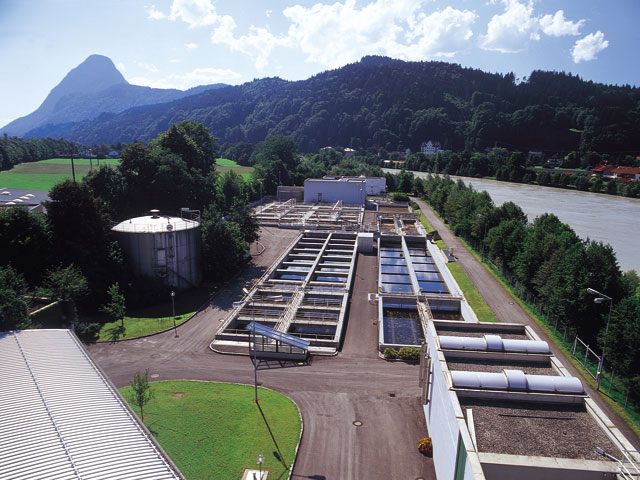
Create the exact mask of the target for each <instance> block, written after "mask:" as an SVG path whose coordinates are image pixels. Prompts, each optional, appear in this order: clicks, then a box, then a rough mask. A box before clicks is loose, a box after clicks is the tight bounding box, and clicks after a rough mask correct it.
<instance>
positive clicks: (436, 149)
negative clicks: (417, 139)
mask: <svg viewBox="0 0 640 480" xmlns="http://www.w3.org/2000/svg"><path fill="white" fill-rule="evenodd" d="M420 151H421V152H422V153H424V154H425V155H435V154H437V153H442V152H444V150H443V149H442V146H441V145H440V142H437V141H436V142H432V141H431V140H429V141H428V142H423V143H422V145H421V146H420Z"/></svg>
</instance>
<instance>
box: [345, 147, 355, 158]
mask: <svg viewBox="0 0 640 480" xmlns="http://www.w3.org/2000/svg"><path fill="white" fill-rule="evenodd" d="M344 154H345V156H347V157H352V156H354V155H355V154H356V151H355V150H354V149H353V148H345V149H344Z"/></svg>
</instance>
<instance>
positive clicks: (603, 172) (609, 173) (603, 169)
mask: <svg viewBox="0 0 640 480" xmlns="http://www.w3.org/2000/svg"><path fill="white" fill-rule="evenodd" d="M615 168H616V167H614V166H613V165H607V164H606V163H604V164H602V165H598V166H597V167H593V168H592V169H591V170H590V172H591V174H592V175H593V176H594V177H598V178H602V177H605V178H613V171H614V170H615Z"/></svg>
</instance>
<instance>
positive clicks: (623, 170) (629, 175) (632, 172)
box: [613, 166, 640, 182]
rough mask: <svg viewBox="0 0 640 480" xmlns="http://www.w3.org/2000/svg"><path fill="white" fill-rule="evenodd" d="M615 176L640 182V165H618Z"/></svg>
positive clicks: (614, 172)
mask: <svg viewBox="0 0 640 480" xmlns="http://www.w3.org/2000/svg"><path fill="white" fill-rule="evenodd" d="M613 178H618V179H627V180H632V181H634V182H640V167H625V166H621V167H617V168H614V169H613Z"/></svg>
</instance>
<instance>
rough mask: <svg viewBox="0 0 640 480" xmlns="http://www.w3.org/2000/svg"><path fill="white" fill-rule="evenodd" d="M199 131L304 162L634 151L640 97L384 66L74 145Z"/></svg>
mask: <svg viewBox="0 0 640 480" xmlns="http://www.w3.org/2000/svg"><path fill="white" fill-rule="evenodd" d="M185 119H189V120H192V121H197V122H202V123H203V124H205V125H206V126H207V127H209V128H210V129H211V131H212V133H213V134H214V135H215V136H216V137H217V138H218V139H219V140H221V141H222V142H239V141H246V142H249V143H254V144H255V143H257V142H259V141H262V140H264V139H265V138H266V137H267V136H268V135H273V134H284V135H290V136H292V137H293V138H294V140H295V141H296V142H297V143H298V144H299V146H300V149H301V150H302V151H303V152H304V151H306V152H310V151H317V150H318V148H321V147H323V146H325V145H338V146H343V147H352V148H355V149H361V148H365V147H369V146H375V145H377V146H380V147H383V148H385V149H387V150H404V149H406V148H411V149H412V150H413V151H416V150H417V149H419V147H420V144H421V143H422V142H423V141H426V140H428V139H432V140H439V141H440V142H441V143H442V146H443V148H445V149H451V150H462V149H470V150H481V149H484V148H485V147H493V146H495V145H496V144H497V145H498V146H503V147H507V148H509V149H511V150H521V151H528V150H542V151H546V152H551V153H555V152H556V151H557V152H568V151H572V150H581V151H599V152H610V153H612V154H614V155H620V156H624V155H626V154H629V153H634V152H635V151H637V150H640V141H639V140H638V139H637V136H636V135H635V133H634V132H637V131H638V130H639V129H640V90H639V89H637V88H632V87H629V86H623V87H616V86H607V85H602V84H596V83H593V82H589V81H583V80H581V79H580V78H579V77H576V76H572V75H570V74H564V73H555V72H542V71H535V72H533V73H532V74H531V75H530V77H529V78H527V79H526V80H525V81H523V82H516V79H515V78H514V75H513V74H507V75H500V74H490V73H485V72H482V71H480V70H473V69H468V68H462V67H460V66H459V65H456V64H450V63H444V62H404V61H400V60H392V59H389V58H385V57H365V58H363V59H362V61H360V62H358V63H355V64H351V65H347V66H345V67H342V68H339V69H337V70H332V71H328V72H324V73H321V74H318V75H316V76H314V77H312V78H310V79H308V80H303V81H297V82H288V81H284V80H281V79H278V78H266V79H261V80H255V81H253V82H250V83H246V84H244V85H240V86H236V87H227V88H222V89H220V90H214V91H207V92H204V93H202V94H200V95H194V96H191V97H188V98H184V99H181V100H177V101H174V102H170V103H166V104H161V105H154V106H146V107H139V108H135V109H131V110H128V111H125V112H122V113H120V114H103V115H101V116H100V117H98V118H97V119H95V120H93V121H86V122H83V123H80V124H78V125H76V126H75V127H74V128H73V129H72V130H71V131H70V133H69V134H68V138H70V139H73V140H76V141H79V142H81V143H84V144H92V143H100V142H106V143H115V142H118V141H122V142H129V141H132V140H134V139H138V140H150V139H152V138H154V137H155V136H156V135H157V134H158V133H159V132H160V131H163V130H166V129H167V128H168V127H169V125H170V124H171V123H174V122H179V121H182V120H185Z"/></svg>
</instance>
